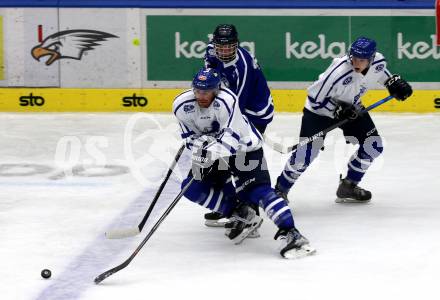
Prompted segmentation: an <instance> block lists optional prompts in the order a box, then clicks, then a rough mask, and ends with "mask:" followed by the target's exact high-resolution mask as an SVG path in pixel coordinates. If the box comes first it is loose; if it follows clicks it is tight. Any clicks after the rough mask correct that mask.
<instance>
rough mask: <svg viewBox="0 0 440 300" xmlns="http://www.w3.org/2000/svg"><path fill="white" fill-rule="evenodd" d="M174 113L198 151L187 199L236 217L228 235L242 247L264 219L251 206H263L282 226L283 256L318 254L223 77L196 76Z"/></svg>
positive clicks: (206, 72)
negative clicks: (276, 183)
mask: <svg viewBox="0 0 440 300" xmlns="http://www.w3.org/2000/svg"><path fill="white" fill-rule="evenodd" d="M173 111H174V114H175V115H176V117H177V119H178V121H179V124H180V127H181V129H182V138H184V139H185V141H186V146H187V147H188V148H189V149H190V150H192V169H191V172H190V173H189V175H188V178H187V179H185V180H184V181H183V183H182V186H184V185H186V184H187V183H188V182H189V181H190V179H191V178H192V177H193V176H194V178H195V181H193V183H192V184H191V185H190V187H189V188H188V189H187V191H186V192H185V194H184V195H185V197H187V198H188V199H189V200H191V201H193V202H195V203H197V204H199V205H202V206H204V207H206V208H208V209H210V210H212V211H216V212H219V213H221V214H223V215H224V216H226V217H228V218H230V219H231V221H232V222H231V226H229V228H227V232H226V234H227V236H228V237H229V238H230V239H231V240H232V241H233V242H234V243H235V244H239V243H241V242H242V241H243V240H244V239H245V238H246V237H248V236H249V235H250V234H251V233H252V232H253V231H254V230H255V229H257V228H258V227H259V226H260V225H261V223H262V222H263V219H262V218H261V217H260V216H258V215H257V214H256V213H255V210H253V209H252V208H251V206H252V205H259V206H261V207H262V208H263V209H264V210H265V212H266V213H267V215H268V216H269V218H271V219H272V221H273V222H274V223H275V224H276V226H277V227H278V228H279V230H278V232H277V233H276V235H275V239H279V240H281V241H282V246H281V251H280V254H281V255H282V256H283V257H285V258H298V257H302V256H305V255H309V254H312V253H314V252H315V249H313V248H311V247H310V246H309V242H308V240H307V239H306V238H305V237H303V236H302V235H301V233H300V232H299V231H298V230H297V229H296V227H295V223H294V220H293V216H292V212H291V210H290V208H289V206H287V204H286V202H285V201H284V199H282V198H281V197H279V196H277V195H276V193H275V191H274V190H273V189H272V188H271V182H270V177H269V172H268V171H267V164H266V161H265V159H264V154H263V148H262V143H263V142H262V136H261V134H260V133H259V132H258V130H256V129H255V127H254V126H253V125H252V124H251V123H250V122H249V121H248V120H247V118H246V117H245V116H243V115H242V114H241V112H240V109H239V107H238V100H237V96H236V95H235V94H234V93H232V91H231V90H229V89H227V88H220V76H219V74H218V73H217V72H216V71H215V70H214V69H210V68H203V69H201V70H200V71H199V72H198V73H197V74H196V75H195V77H194V80H193V82H192V89H190V90H187V91H185V92H183V93H182V94H180V95H179V96H177V97H176V99H175V100H174V104H173Z"/></svg>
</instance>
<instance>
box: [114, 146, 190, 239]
mask: <svg viewBox="0 0 440 300" xmlns="http://www.w3.org/2000/svg"><path fill="white" fill-rule="evenodd" d="M183 150H185V144H182V146H180V148H179V151H178V152H177V154H176V156H175V157H174V160H173V163H172V164H171V166H170V168H169V169H168V172H167V175H166V176H165V178H164V180H163V181H162V183H161V184H160V186H159V189H158V190H157V192H156V195H155V196H154V198H153V201H151V204H150V207H148V210H147V212H146V213H145V215H144V217H143V218H142V221H141V222H140V223H139V225H138V226H137V227H133V228H126V229H119V230H118V229H116V230H112V231H109V232H108V233H106V237H107V238H109V239H120V238H125V237H130V236H135V235H137V234H139V233H140V232H141V231H142V229H143V228H144V226H145V223H146V222H147V220H148V218H149V217H150V215H151V212H152V211H153V208H154V206H155V205H156V202H157V200H158V199H159V197H160V195H161V194H162V191H163V189H164V188H165V185H166V184H167V182H168V179H169V178H170V176H171V174H172V173H173V170H174V167H175V166H176V164H177V162H178V161H179V159H180V156H182V153H183Z"/></svg>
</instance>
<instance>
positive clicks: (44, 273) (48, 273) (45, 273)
mask: <svg viewBox="0 0 440 300" xmlns="http://www.w3.org/2000/svg"><path fill="white" fill-rule="evenodd" d="M50 276H52V272H51V271H50V270H48V269H44V270H43V271H41V277H43V278H44V279H48V278H50Z"/></svg>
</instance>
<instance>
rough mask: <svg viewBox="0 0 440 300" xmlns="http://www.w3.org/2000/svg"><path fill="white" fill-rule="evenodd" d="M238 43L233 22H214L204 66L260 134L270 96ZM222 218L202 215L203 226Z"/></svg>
mask: <svg viewBox="0 0 440 300" xmlns="http://www.w3.org/2000/svg"><path fill="white" fill-rule="evenodd" d="M238 43H239V40H238V32H237V29H236V27H235V26H234V25H232V24H220V25H218V26H217V27H216V28H215V30H214V33H213V38H212V41H211V42H210V43H209V45H208V47H207V49H206V54H205V66H206V67H209V68H214V69H216V70H217V72H219V73H220V76H221V79H222V82H223V84H224V86H226V87H228V88H229V89H230V90H232V91H233V92H234V94H236V95H237V97H238V106H239V107H240V111H241V113H242V114H243V115H245V116H246V117H247V118H248V120H249V121H250V122H251V123H252V124H253V125H254V127H255V128H256V129H257V130H258V131H259V132H260V133H262V134H263V133H264V131H265V130H266V127H267V125H268V124H269V123H270V122H271V121H272V119H273V113H274V106H273V100H272V96H271V94H270V90H269V87H268V86H267V81H266V78H265V77H264V75H263V72H262V71H261V68H260V66H259V65H258V63H257V60H256V58H254V57H253V56H252V55H251V54H250V53H249V52H248V51H247V50H246V49H244V48H242V47H240V46H239V45H238ZM225 221H226V220H225V219H224V218H223V216H222V215H220V214H218V213H215V212H212V213H208V214H206V215H205V224H206V225H207V226H213V227H215V226H224V224H225Z"/></svg>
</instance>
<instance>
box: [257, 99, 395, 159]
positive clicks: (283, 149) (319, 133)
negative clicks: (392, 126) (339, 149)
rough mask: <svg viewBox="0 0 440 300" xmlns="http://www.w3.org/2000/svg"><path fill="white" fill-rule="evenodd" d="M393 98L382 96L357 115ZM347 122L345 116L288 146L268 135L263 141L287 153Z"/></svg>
mask: <svg viewBox="0 0 440 300" xmlns="http://www.w3.org/2000/svg"><path fill="white" fill-rule="evenodd" d="M393 98H394V97H393V96H388V97H386V98H383V99H382V100H379V101H377V102H375V103H373V104H371V105H370V106H368V107H367V108H365V109H363V110H361V111H360V112H359V116H361V115H363V114H365V113H366V112H368V111H370V110H372V109H373V108H376V107H378V106H379V105H382V104H384V103H385V102H388V101H390V100H391V99H393ZM348 122H350V119H348V118H347V119H344V120H341V121H339V122H337V123H335V124H333V125H332V126H330V127H328V128H326V129H323V130H321V131H320V132H318V133H315V134H314V135H312V136H311V137H308V138H306V139H304V140H302V141H301V142H299V143H298V144H296V145H293V146H290V147H287V146H285V145H283V144H281V143H278V142H275V141H273V140H272V139H271V138H269V137H268V136H265V137H264V140H265V142H266V143H267V144H268V145H269V146H271V147H272V149H274V150H275V151H277V152H279V153H282V154H286V153H289V152H292V151H295V150H296V148H298V147H299V146H301V147H302V146H304V145H307V144H308V143H310V142H313V141H314V140H316V139H317V138H320V137H323V136H324V135H326V134H327V133H329V132H330V131H332V130H333V129H335V128H338V127H340V126H342V125H344V124H346V123H348Z"/></svg>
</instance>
